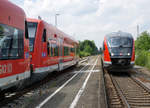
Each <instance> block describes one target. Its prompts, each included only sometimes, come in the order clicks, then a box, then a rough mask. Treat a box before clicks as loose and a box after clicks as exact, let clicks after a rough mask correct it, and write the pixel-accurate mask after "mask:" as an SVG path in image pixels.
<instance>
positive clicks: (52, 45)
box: [51, 44, 54, 57]
mask: <svg viewBox="0 0 150 108" xmlns="http://www.w3.org/2000/svg"><path fill="white" fill-rule="evenodd" d="M53 52H54V51H53V44H51V57H53Z"/></svg>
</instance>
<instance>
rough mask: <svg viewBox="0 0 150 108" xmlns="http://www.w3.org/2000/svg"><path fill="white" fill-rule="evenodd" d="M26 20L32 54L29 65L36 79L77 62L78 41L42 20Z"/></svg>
mask: <svg viewBox="0 0 150 108" xmlns="http://www.w3.org/2000/svg"><path fill="white" fill-rule="evenodd" d="M27 21H28V32H29V41H30V54H31V55H32V56H31V67H32V73H33V76H36V77H35V78H36V79H37V78H40V77H41V78H43V77H44V76H45V75H46V74H47V73H49V72H52V71H60V70H63V69H65V68H67V67H70V66H72V65H75V64H76V63H77V56H76V48H77V45H78V42H76V41H74V40H73V39H70V38H69V36H68V35H66V34H65V33H63V32H61V31H60V30H58V29H57V28H55V27H54V26H52V25H50V24H48V23H46V22H45V21H43V20H38V19H27ZM38 76H40V77H38Z"/></svg>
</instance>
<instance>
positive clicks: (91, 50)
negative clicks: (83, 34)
mask: <svg viewBox="0 0 150 108" xmlns="http://www.w3.org/2000/svg"><path fill="white" fill-rule="evenodd" d="M79 51H80V53H79V55H80V57H83V56H89V55H95V54H98V48H97V47H96V45H95V43H94V41H90V40H84V41H79Z"/></svg>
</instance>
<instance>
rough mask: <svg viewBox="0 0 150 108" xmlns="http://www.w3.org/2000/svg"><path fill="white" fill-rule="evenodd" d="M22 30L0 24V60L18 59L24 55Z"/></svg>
mask: <svg viewBox="0 0 150 108" xmlns="http://www.w3.org/2000/svg"><path fill="white" fill-rule="evenodd" d="M23 36H24V33H23V30H20V29H17V28H14V27H11V26H8V25H5V24H0V59H1V60H3V59H18V58H23V55H24V41H23V39H24V37H23Z"/></svg>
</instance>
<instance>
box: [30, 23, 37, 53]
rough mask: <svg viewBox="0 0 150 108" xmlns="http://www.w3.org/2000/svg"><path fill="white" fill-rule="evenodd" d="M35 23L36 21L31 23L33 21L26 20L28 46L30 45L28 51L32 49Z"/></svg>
mask: <svg viewBox="0 0 150 108" xmlns="http://www.w3.org/2000/svg"><path fill="white" fill-rule="evenodd" d="M37 24H38V23H33V22H28V23H27V25H28V34H29V47H30V52H32V51H33V49H34V41H35V36H36V31H37Z"/></svg>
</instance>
